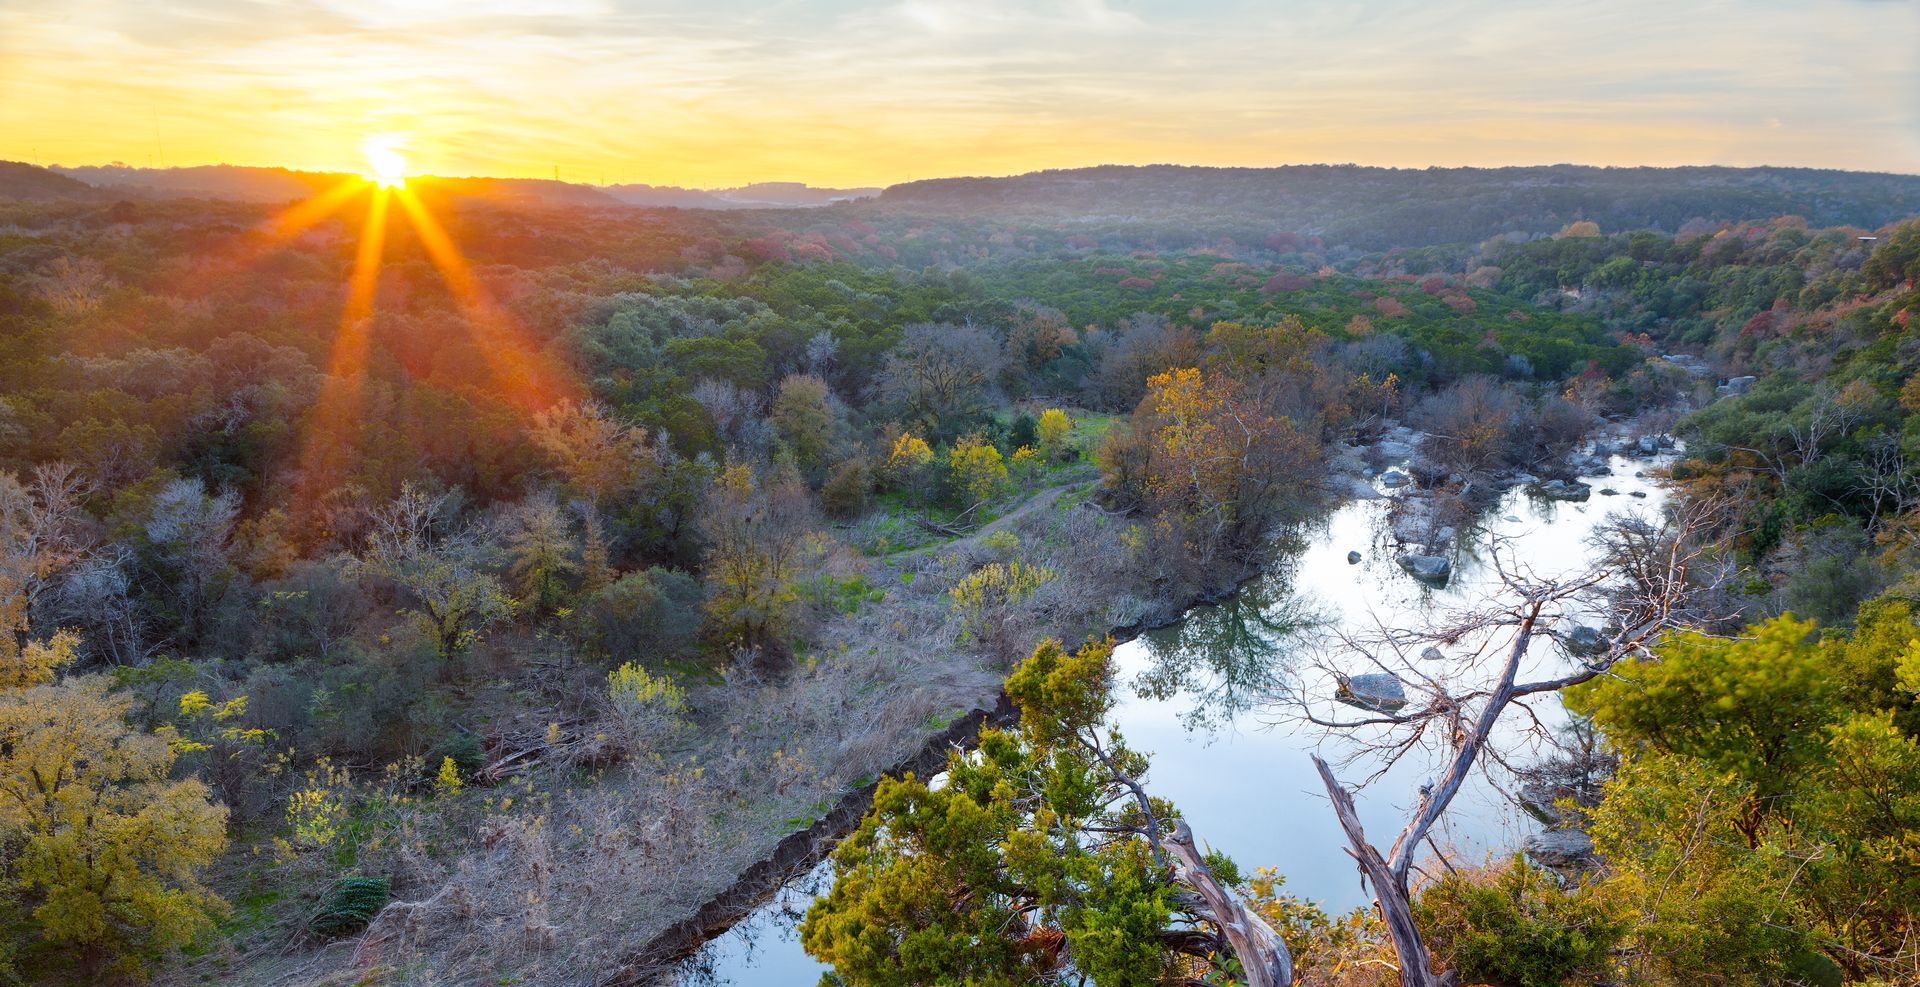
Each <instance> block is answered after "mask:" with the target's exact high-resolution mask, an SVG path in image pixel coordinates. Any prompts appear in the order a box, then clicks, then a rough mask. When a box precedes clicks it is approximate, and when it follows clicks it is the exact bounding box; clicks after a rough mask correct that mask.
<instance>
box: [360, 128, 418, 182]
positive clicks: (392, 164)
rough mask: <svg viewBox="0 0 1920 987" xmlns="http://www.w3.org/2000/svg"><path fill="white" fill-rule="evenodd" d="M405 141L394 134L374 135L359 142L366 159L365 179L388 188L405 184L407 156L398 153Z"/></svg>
mask: <svg viewBox="0 0 1920 987" xmlns="http://www.w3.org/2000/svg"><path fill="white" fill-rule="evenodd" d="M405 144H406V139H405V138H403V137H399V136H397V135H394V134H376V135H374V136H372V137H368V138H367V139H366V140H363V141H361V142H360V152H361V153H362V154H364V155H366V158H367V177H368V178H370V179H372V180H373V181H376V182H378V183H380V184H381V185H384V186H386V187H388V188H394V187H396V186H400V185H405V184H406V183H407V156H406V155H404V154H402V153H400V148H402V147H403V146H405Z"/></svg>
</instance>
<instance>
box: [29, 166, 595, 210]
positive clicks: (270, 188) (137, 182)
mask: <svg viewBox="0 0 1920 987" xmlns="http://www.w3.org/2000/svg"><path fill="white" fill-rule="evenodd" d="M53 170H54V171H56V172H58V173H59V174H60V175H64V176H67V177H69V178H71V179H77V180H79V181H82V182H85V183H87V184H88V185H91V186H96V187H99V188H110V189H114V190H116V191H119V192H122V193H134V194H141V195H149V196H160V197H166V198H204V199H233V200H239V201H244V202H288V201H292V200H294V199H303V198H306V197H307V196H310V195H312V194H314V193H315V192H317V191H320V190H323V189H327V188H330V187H332V186H333V185H335V184H337V183H339V182H341V181H346V180H350V179H353V178H355V177H357V176H354V175H348V174H343V173H339V172H321V171H292V170H290V169H286V168H253V167H247V166H243V165H202V166H198V167H192V168H129V167H126V166H124V165H96V166H87V167H79V168H61V167H58V166H56V167H55V168H54V169H53ZM411 181H412V182H413V183H414V184H416V185H418V186H420V187H422V188H425V189H432V190H433V191H435V192H437V193H439V194H441V195H445V196H449V197H452V198H456V199H459V198H468V199H481V200H485V201H488V202H494V203H499V204H503V205H512V206H522V207H530V206H618V205H620V202H619V200H617V199H614V198H613V197H611V196H609V195H607V194H606V193H604V192H601V191H600V190H598V189H596V188H594V187H592V186H590V185H574V184H571V183H568V182H556V181H552V180H550V179H543V178H436V177H431V176H422V177H419V178H415V179H412V180H411Z"/></svg>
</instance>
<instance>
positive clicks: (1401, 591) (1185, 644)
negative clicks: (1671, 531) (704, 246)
mask: <svg viewBox="0 0 1920 987" xmlns="http://www.w3.org/2000/svg"><path fill="white" fill-rule="evenodd" d="M1612 465H1613V468H1614V475H1612V476H1609V477H1604V478H1601V479H1598V480H1593V481H1591V482H1592V483H1593V486H1594V488H1595V493H1594V496H1593V497H1592V499H1591V500H1589V501H1587V502H1586V503H1563V502H1556V501H1548V500H1541V499H1537V498H1534V497H1530V496H1528V495H1527V494H1526V493H1525V492H1524V491H1522V490H1520V489H1515V490H1512V491H1509V492H1508V493H1507V494H1506V496H1505V497H1504V498H1503V499H1502V501H1501V502H1500V503H1499V504H1498V505H1496V506H1495V507H1494V508H1492V509H1491V510H1490V511H1489V512H1488V514H1487V515H1486V518H1485V521H1484V524H1483V531H1482V533H1481V536H1480V537H1468V538H1466V539H1463V540H1464V541H1465V542H1466V543H1467V544H1466V545H1465V546H1464V547H1463V548H1462V550H1461V551H1459V552H1457V553H1456V554H1455V556H1454V566H1455V568H1454V574H1453V579H1452V580H1451V581H1450V582H1449V583H1448V585H1447V586H1446V587H1445V588H1442V589H1437V590H1436V589H1429V588H1427V587H1425V586H1423V585H1422V584H1420V583H1418V582H1416V581H1415V580H1414V579H1412V578H1411V577H1409V576H1408V575H1406V574H1405V573H1403V572H1402V571H1401V570H1400V568H1399V567H1398V566H1397V565H1396V564H1395V562H1394V554H1395V551H1396V549H1395V546H1394V542H1393V538H1392V536H1391V534H1390V533H1389V532H1388V530H1387V519H1386V512H1387V507H1388V504H1389V502H1388V501H1386V500H1372V501H1352V502H1349V503H1347V504H1345V505H1343V506H1341V507H1340V508H1339V509H1337V510H1335V511H1333V512H1332V513H1331V514H1329V515H1328V516H1327V517H1326V518H1325V519H1324V520H1322V521H1321V522H1320V523H1318V524H1315V525H1312V526H1310V527H1309V528H1308V529H1307V530H1305V531H1303V532H1301V533H1300V539H1299V541H1300V544H1299V548H1298V551H1297V552H1295V553H1293V554H1292V555H1290V556H1289V557H1288V558H1286V559H1285V560H1283V561H1282V562H1281V564H1279V565H1278V566H1277V567H1276V568H1275V569H1274V571H1273V572H1272V573H1271V574H1269V575H1267V576H1264V577H1262V578H1261V579H1259V580H1256V581H1255V582H1253V583H1252V584H1250V585H1249V586H1247V587H1246V588H1245V589H1244V590H1242V592H1241V593H1240V594H1238V595H1237V596H1236V597H1234V598H1233V599H1231V600H1229V601H1227V602H1226V603H1223V604H1221V605H1219V606H1214V607H1204V608H1201V609H1199V610H1196V611H1195V612H1193V613H1192V614H1190V615H1189V616H1188V618H1187V619H1186V620H1184V621H1182V622H1181V623H1180V624H1178V625H1175V626H1173V627H1169V628H1165V629H1162V630H1160V631H1155V632H1154V633H1152V634H1149V635H1146V636H1145V637H1143V638H1141V639H1139V640H1135V641H1132V642H1129V643H1127V644H1124V645H1121V646H1120V648H1119V649H1117V651H1116V658H1117V662H1118V666H1119V672H1120V677H1119V681H1120V683H1121V686H1120V687H1119V693H1120V695H1119V697H1118V699H1119V703H1118V705H1117V706H1116V708H1115V712H1114V723H1115V725H1117V726H1118V727H1119V729H1120V731H1121V733H1122V734H1123V735H1124V736H1125V737H1126V740H1127V743H1128V744H1129V745H1130V746H1132V747H1134V748H1135V749H1138V750H1141V751H1145V752H1147V753H1149V754H1151V755H1152V761H1153V767H1152V770H1151V771H1150V772H1149V774H1148V776H1147V787H1148V789H1149V790H1150V791H1152V792H1153V794H1155V795H1158V796H1163V797H1165V798H1168V799H1170V800H1172V802H1173V803H1174V804H1175V805H1177V806H1179V807H1180V810H1181V812H1182V813H1184V814H1185V815H1186V817H1187V819H1188V820H1189V821H1190V822H1191V823H1192V824H1193V828H1194V832H1195V833H1197V834H1198V835H1199V836H1200V837H1201V838H1202V839H1203V840H1205V841H1206V842H1207V843H1209V844H1210V845H1212V846H1213V847H1214V848H1216V849H1219V850H1223V851H1225V852H1226V853H1227V854H1229V855H1230V856H1232V857H1233V858H1234V860H1235V861H1236V862H1237V863H1239V864H1240V866H1241V868H1242V869H1244V870H1248V871H1251V870H1252V869H1253V868H1255V867H1274V868H1277V869H1278V870H1279V871H1280V872H1281V873H1283V874H1285V875H1286V877H1287V887H1288V890H1290V891H1292V892H1293V893H1295V894H1299V895H1303V896H1305V897H1308V898H1312V899H1315V900H1317V901H1319V902H1320V903H1321V904H1322V905H1324V906H1326V907H1327V908H1328V909H1329V910H1336V909H1338V910H1344V909H1348V908H1353V907H1356V906H1360V905H1364V904H1365V903H1366V902H1367V900H1368V899H1367V897H1366V895H1365V894H1364V893H1363V891H1362V889H1361V886H1360V879H1359V874H1358V872H1357V871H1356V869H1355V866H1354V864H1353V862H1352V860H1350V859H1349V858H1348V857H1347V856H1346V854H1345V853H1344V852H1342V848H1343V847H1344V846H1345V845H1346V840H1345V837H1344V835H1343V834H1342V833H1341V831H1340V825H1339V822H1338V821H1337V820H1336V819H1335V818H1334V815H1333V810H1332V808H1331V807H1330V806H1329V805H1328V804H1327V798H1326V792H1325V790H1324V789H1323V788H1322V787H1321V784H1320V778H1319V775H1318V774H1317V773H1315V771H1314V768H1313V764H1312V762H1311V761H1310V760H1309V759H1308V756H1307V755H1308V752H1309V751H1312V750H1314V749H1316V744H1320V743H1321V735H1320V734H1319V733H1318V732H1313V731H1303V730H1300V729H1297V728H1293V727H1290V726H1274V725H1271V724H1272V722H1273V721H1274V719H1275V717H1274V716H1273V715H1272V714H1271V712H1270V711H1268V710H1266V709H1264V708H1263V706H1262V704H1261V703H1260V702H1259V700H1260V698H1261V697H1262V696H1263V695H1268V694H1271V692H1272V691H1273V689H1274V688H1275V687H1276V686H1277V685H1279V684H1280V683H1282V682H1283V681H1285V676H1287V675H1289V674H1290V673H1291V671H1292V669H1293V668H1294V667H1295V665H1296V664H1297V663H1300V662H1303V661H1304V660H1305V659H1306V658H1307V657H1309V656H1311V655H1312V654H1313V653H1314V651H1313V649H1314V648H1315V646H1316V644H1317V643H1323V642H1325V641H1326V640H1327V639H1328V638H1329V637H1330V636H1331V635H1332V634H1333V633H1334V632H1335V631H1337V630H1339V629H1342V628H1344V629H1346V630H1349V631H1352V632H1356V633H1364V632H1365V631H1366V630H1368V629H1371V628H1372V627H1374V626H1375V625H1376V624H1378V625H1385V626H1393V627H1412V626H1417V625H1419V624H1421V623H1422V622H1423V620H1424V618H1425V617H1426V616H1427V615H1428V614H1430V613H1433V612H1434V611H1436V610H1438V609H1441V608H1457V607H1464V606H1470V605H1472V604H1475V603H1477V602H1480V601H1483V600H1486V599H1488V598H1489V597H1490V595H1491V594H1492V593H1493V592H1494V591H1496V590H1497V589H1498V587H1499V585H1500V582H1499V578H1498V576H1497V574H1496V573H1495V572H1494V571H1493V569H1492V567H1491V566H1490V565H1489V564H1488V563H1487V561H1486V559H1485V558H1484V555H1485V552H1486V550H1487V544H1488V538H1489V537H1490V536H1499V537H1501V538H1502V539H1505V540H1506V547H1505V548H1503V549H1502V552H1503V555H1504V557H1505V558H1506V559H1507V560H1508V562H1509V564H1511V563H1513V562H1518V563H1520V564H1522V565H1525V566H1527V567H1530V568H1531V569H1532V571H1533V572H1534V573H1535V574H1537V575H1539V576H1543V577H1552V576H1557V575H1568V574H1572V573H1574V572H1577V571H1579V570H1581V569H1583V568H1584V567H1585V566H1587V565H1588V564H1589V562H1590V561H1591V559H1592V554H1593V553H1592V549H1591V548H1590V547H1589V545H1588V544H1587V539H1588V537H1589V536H1590V535H1591V534H1592V533H1593V531H1594V530H1595V528H1597V527H1598V526H1599V525H1600V523H1601V522H1602V521H1604V520H1605V519H1606V516H1607V515H1608V514H1609V513H1610V512H1615V511H1634V512H1643V513H1649V514H1651V512H1654V511H1657V509H1658V506H1659V504H1660V503H1661V502H1662V500H1663V499H1664V497H1663V491H1662V490H1661V489H1660V488H1659V487H1658V486H1656V485H1655V484H1654V482H1653V481H1651V480H1648V479H1642V478H1638V477H1635V476H1634V473H1635V472H1637V471H1640V470H1643V469H1645V468H1646V464H1645V463H1640V462H1635V461H1634V460H1628V459H1615V460H1613V463H1612ZM1602 487H1608V488H1612V489H1614V490H1617V491H1619V495H1618V496H1601V495H1600V494H1599V492H1598V491H1599V489H1600V488H1602ZM1633 491H1641V492H1644V493H1646V494H1647V497H1646V498H1645V499H1637V498H1633V497H1631V496H1629V495H1630V494H1631V493H1632V492H1633ZM1509 519H1511V520H1509ZM1356 550H1357V551H1359V552H1360V554H1361V556H1362V558H1361V561H1360V562H1359V563H1358V564H1349V563H1348V562H1347V553H1348V552H1349V551H1356ZM1531 658H1532V662H1531V664H1532V670H1533V671H1535V672H1538V671H1545V670H1551V668H1552V667H1553V666H1555V665H1557V664H1558V663H1559V662H1560V660H1561V659H1560V658H1559V657H1558V654H1557V649H1556V648H1554V647H1552V646H1551V645H1550V644H1549V643H1548V642H1545V641H1542V642H1539V643H1536V644H1535V646H1534V649H1533V653H1532V655H1531ZM1354 670H1355V671H1362V670H1371V669H1360V668H1356V669H1354ZM1522 674H1523V676H1525V675H1526V672H1524V671H1523V673H1522ZM1307 681H1308V683H1309V685H1310V687H1311V685H1312V683H1313V679H1312V678H1311V677H1309V678H1308V679H1307ZM1557 708H1558V707H1557V704H1554V706H1553V710H1557ZM1549 712H1551V711H1549V710H1545V709H1543V710H1542V713H1543V714H1546V713H1549ZM1548 718H1549V717H1548V716H1545V715H1543V719H1548ZM1510 737H1511V735H1510ZM1319 749H1320V750H1321V751H1322V754H1323V756H1326V757H1328V759H1329V760H1330V761H1333V762H1334V763H1335V765H1336V768H1337V769H1338V773H1339V775H1340V776H1341V777H1342V779H1344V780H1346V781H1347V782H1348V783H1349V784H1352V783H1353V782H1355V781H1357V780H1359V779H1360V778H1362V777H1364V776H1365V775H1366V774H1368V773H1369V770H1368V766H1367V765H1366V764H1364V763H1357V764H1354V765H1351V766H1347V767H1344V768H1341V767H1339V761H1338V760H1337V759H1336V758H1335V757H1334V755H1336V754H1338V753H1340V752H1341V747H1340V740H1339V738H1334V739H1332V740H1328V741H1326V742H1325V743H1324V745H1322V746H1320V748H1319ZM1412 760H1413V761H1417V762H1420V763H1409V764H1403V765H1401V766H1400V767H1398V768H1396V769H1395V770H1393V771H1390V772H1388V773H1387V774H1386V775H1385V776H1383V777H1381V778H1379V779H1378V780H1376V781H1374V782H1373V783H1372V784H1371V785H1370V786H1369V787H1367V788H1366V789H1365V790H1364V791H1362V792H1361V793H1360V794H1359V796H1358V798H1357V799H1356V801H1357V803H1358V806H1359V811H1360V817H1361V820H1362V821H1363V822H1364V823H1365V825H1366V827H1367V832H1368V835H1369V836H1370V837H1372V838H1373V839H1375V840H1376V841H1378V842H1379V843H1380V844H1381V845H1382V846H1384V845H1385V844H1387V843H1389V842H1391V841H1392V839H1393V837H1394V835H1395V834H1397V833H1398V832H1399V829H1400V827H1401V825H1403V824H1404V808H1405V806H1406V805H1408V804H1409V803H1410V802H1411V800H1412V797H1413V795H1414V788H1415V786H1417V785H1418V784H1419V783H1421V782H1423V781H1426V780H1427V779H1428V778H1430V777H1431V770H1430V764H1429V763H1427V762H1426V760H1425V759H1422V758H1414V759H1412ZM1522 760H1524V758H1522ZM1531 829H1532V824H1531V823H1530V821H1529V820H1527V819H1526V818H1525V817H1524V816H1523V815H1522V814H1521V813H1520V812H1519V811H1518V810H1516V809H1514V808H1513V807H1512V806H1511V804H1510V803H1508V802H1507V801H1506V800H1505V799H1504V798H1502V797H1501V796H1500V794H1499V793H1498V792H1497V791H1496V790H1495V789H1494V788H1493V787H1492V786H1491V785H1490V784H1489V783H1487V782H1486V781H1485V780H1484V779H1482V778H1480V777H1479V776H1478V775H1476V776H1475V778H1474V780H1473V781H1471V782H1470V783H1469V785H1468V787H1467V789H1466V790H1465V791H1463V792H1462V793H1461V795H1460V797H1459V798H1458V799H1456V800H1455V802H1454V804H1453V807H1452V808H1451V809H1450V810H1448V812H1447V814H1446V816H1445V817H1444V818H1443V820H1442V823H1441V825H1440V826H1439V827H1437V828H1436V830H1435V833H1434V838H1435V840H1436V841H1437V842H1438V843H1439V844H1440V846H1441V847H1443V848H1445V849H1446V850H1447V851H1448V852H1449V853H1457V854H1465V855H1467V856H1469V857H1474V858H1477V857H1480V856H1483V855H1485V854H1487V853H1489V852H1495V851H1504V850H1506V849H1509V848H1512V847H1516V846H1518V845H1519V843H1520V841H1521V840H1522V839H1523V838H1524V837H1525V835H1526V834H1527V833H1528V832H1529V831H1531ZM825 875H826V870H825V865H822V868H821V869H820V870H817V871H815V872H814V876H815V877H816V878H819V879H822V880H824V877H825ZM802 883H804V882H802ZM821 890H824V885H822V886H821ZM807 898H808V894H807V893H806V892H804V891H801V890H797V889H796V888H788V889H786V890H784V891H782V893H781V895H780V897H779V899H778V900H777V901H776V902H775V903H773V904H772V905H769V906H768V907H766V908H762V909H761V910H760V911H758V912H756V913H755V914H754V916H753V917H752V918H751V919H749V920H748V921H746V922H742V923H741V924H740V925H739V926H736V927H735V928H734V930H731V931H729V932H728V933H727V934H726V935H723V936H721V937H720V938H718V939H716V940H714V941H713V942H712V943H710V944H709V947H708V949H707V951H706V952H705V954H704V959H705V962H704V964H703V968H702V971H701V973H700V974H699V975H697V976H696V975H690V976H688V977H687V978H686V982H688V983H700V984H725V983H733V984H741V985H748V984H751V985H761V984H766V985H777V987H789V985H793V987H811V985H812V984H814V983H815V982H816V981H818V979H819V976H820V973H821V971H822V967H820V966H819V964H816V963H814V962H813V961H812V960H811V959H809V958H808V957H807V955H806V954H805V952H804V951H803V950H801V948H800V944H799V941H798V937H797V934H796V933H795V931H794V929H793V925H794V923H795V921H797V916H798V915H799V914H800V913H801V912H803V911H804V910H805V902H806V900H807ZM783 912H784V916H783V914H782V913H783Z"/></svg>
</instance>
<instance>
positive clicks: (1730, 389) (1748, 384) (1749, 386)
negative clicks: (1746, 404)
mask: <svg viewBox="0 0 1920 987" xmlns="http://www.w3.org/2000/svg"><path fill="white" fill-rule="evenodd" d="M1759 379H1760V378H1758V377H1729V378H1727V382H1726V383H1724V384H1721V385H1719V386H1718V387H1715V388H1714V389H1713V392H1714V393H1715V394H1718V395H1720V396H1722V397H1733V396H1734V395H1738V394H1745V393H1747V392H1748V391H1750V390H1753V384H1754V382H1755V381H1757V380H1759Z"/></svg>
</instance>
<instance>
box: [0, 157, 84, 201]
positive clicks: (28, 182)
mask: <svg viewBox="0 0 1920 987" xmlns="http://www.w3.org/2000/svg"><path fill="white" fill-rule="evenodd" d="M98 196H99V192H98V190H96V189H94V188H93V186H91V185H88V184H86V183H85V182H78V181H75V180H73V179H71V178H68V177H67V176H65V175H61V174H57V173H55V172H52V171H48V170H47V169H45V168H42V167H39V166H38V165H30V164H27V163H26V162H24V161H0V199H91V198H97V197H98Z"/></svg>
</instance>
